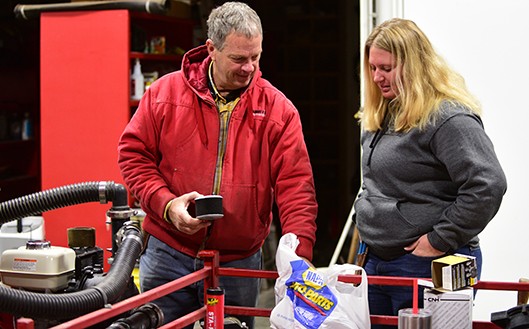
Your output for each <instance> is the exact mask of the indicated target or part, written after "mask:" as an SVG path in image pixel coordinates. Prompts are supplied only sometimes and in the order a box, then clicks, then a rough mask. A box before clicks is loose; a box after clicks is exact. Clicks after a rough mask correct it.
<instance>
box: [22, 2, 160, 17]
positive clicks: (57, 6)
mask: <svg viewBox="0 0 529 329" xmlns="http://www.w3.org/2000/svg"><path fill="white" fill-rule="evenodd" d="M170 6H171V2H170V1H167V0H128V1H120V0H113V1H78V2H65V3H50V4H40V5H24V4H18V5H16V6H15V9H14V12H15V17H16V18H18V19H26V20H29V19H32V18H38V17H39V16H40V13H44V12H56V11H84V10H109V9H128V10H134V11H143V12H147V13H150V14H164V13H165V12H166V11H167V10H169V9H170Z"/></svg>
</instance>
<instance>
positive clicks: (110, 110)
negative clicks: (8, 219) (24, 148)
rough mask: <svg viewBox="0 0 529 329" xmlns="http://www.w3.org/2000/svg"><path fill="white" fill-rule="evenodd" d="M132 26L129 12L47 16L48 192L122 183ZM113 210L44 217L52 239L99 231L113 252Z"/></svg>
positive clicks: (44, 124) (84, 208) (44, 118)
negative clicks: (76, 230) (120, 147)
mask: <svg viewBox="0 0 529 329" xmlns="http://www.w3.org/2000/svg"><path fill="white" fill-rule="evenodd" d="M129 20H130V18H129V13H128V11H126V10H107V11H84V12H82V11H78V12H55V13H43V14H42V15H41V129H42V130H41V149H42V189H43V190H45V189H50V188H55V187H59V186H64V185H69V184H73V183H81V182H87V181H114V182H116V183H123V182H122V179H121V175H120V173H119V169H118V166H117V142H118V139H119V136H120V134H121V132H122V131H123V129H124V127H125V125H126V123H127V122H128V120H129V116H130V107H129V95H130V92H129V88H130V87H129V74H130V73H129V65H130V63H129V48H130V47H129V44H130V32H129V31H130V29H129ZM110 207H111V203H108V204H103V205H101V204H99V203H90V204H82V205H75V206H70V207H66V208H63V209H57V210H52V211H49V212H45V213H44V214H43V215H44V219H45V224H46V238H47V239H48V240H50V241H51V243H52V245H56V246H67V229H68V228H70V227H78V226H89V227H94V228H95V229H96V234H97V235H96V244H97V246H99V247H101V248H103V249H107V248H111V233H110V232H111V230H110V227H109V226H108V225H106V211H107V210H108V209H109V208H110ZM109 255H110V253H109V252H105V268H106V269H108V264H107V257H108V256H109Z"/></svg>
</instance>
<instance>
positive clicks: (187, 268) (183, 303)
mask: <svg viewBox="0 0 529 329" xmlns="http://www.w3.org/2000/svg"><path fill="white" fill-rule="evenodd" d="M261 258H262V254H261V251H258V252H256V253H255V254H253V255H252V256H250V257H248V258H245V259H241V260H236V261H232V262H227V263H221V264H220V265H221V266H222V267H235V268H245V269H255V270H260V269H261ZM203 266H204V262H203V260H201V259H198V258H194V257H190V256H187V255H185V254H183V253H181V252H179V251H176V250H175V249H173V248H171V247H170V246H168V245H166V244H165V243H163V242H162V241H160V240H158V239H156V238H155V237H153V236H150V237H149V242H148V244H147V248H146V250H145V252H144V254H143V255H142V256H141V258H140V287H141V291H142V292H144V291H147V290H150V289H152V288H155V287H158V286H160V285H162V284H165V283H168V282H171V281H173V280H175V279H178V278H180V277H183V276H185V275H188V274H190V273H192V272H195V271H197V270H199V269H201V268H203ZM220 286H221V287H222V288H223V289H224V301H225V304H226V305H233V306H249V307H256V306H257V299H258V297H259V290H260V279H257V278H239V277H228V276H221V277H220ZM153 303H155V304H156V305H158V306H159V307H160V308H161V309H162V311H163V314H164V323H169V322H171V321H174V320H175V319H178V318H180V317H182V316H184V315H186V314H188V313H190V312H192V311H195V310H197V309H199V308H201V307H202V306H203V305H204V283H203V281H198V282H196V283H193V284H191V285H190V286H187V287H184V288H183V289H180V290H177V291H175V292H173V293H171V294H169V295H166V296H163V297H160V298H158V299H156V300H154V301H153ZM226 316H228V314H226ZM235 317H237V318H238V319H239V320H241V321H244V322H246V324H247V325H248V328H253V323H254V319H253V317H249V316H235ZM192 328H193V325H190V326H187V327H186V329H192Z"/></svg>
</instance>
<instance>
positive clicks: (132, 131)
mask: <svg viewBox="0 0 529 329" xmlns="http://www.w3.org/2000/svg"><path fill="white" fill-rule="evenodd" d="M207 23H208V40H207V41H206V44H205V45H202V46H200V47H197V48H195V49H192V50H190V51H189V52H187V53H186V54H185V56H184V59H183V62H182V69H181V70H180V71H177V72H173V73H170V74H167V75H165V76H163V77H161V78H160V79H158V80H157V81H155V82H154V83H153V84H152V85H151V86H150V88H149V89H148V90H147V92H146V93H145V95H144V96H143V98H142V99H141V101H140V104H139V107H138V110H137V111H136V113H135V114H134V116H133V118H132V119H131V121H130V123H129V124H128V125H127V127H126V128H125V131H124V132H123V135H122V137H121V140H120V142H119V166H120V169H121V172H122V175H123V177H124V180H125V183H126V184H127V186H128V187H129V188H130V190H131V191H132V193H133V194H134V196H135V197H136V198H137V199H138V200H140V202H141V207H142V209H143V210H144V211H145V212H146V213H147V216H146V218H145V220H144V223H143V229H144V231H145V232H146V233H147V234H149V235H150V237H149V240H148V244H147V248H146V250H145V253H144V254H143V255H142V257H141V259H140V282H141V288H142V290H143V291H145V290H148V289H152V288H154V287H157V286H159V285H161V284H164V283H167V282H170V281H172V280H175V279H178V278H180V277H182V276H185V275H187V274H189V273H192V272H194V271H196V270H197V269H199V268H201V267H202V266H203V263H202V261H201V259H199V258H198V253H199V251H200V250H203V249H208V250H218V251H219V254H220V262H221V266H224V267H237V268H249V269H260V268H261V246H262V245H263V243H264V241H265V239H266V237H267V235H268V233H269V231H270V224H271V222H272V205H273V203H274V202H275V203H276V204H277V207H278V209H279V216H280V218H279V220H280V223H281V231H282V233H283V234H286V233H294V234H296V235H297V237H298V239H299V241H300V245H299V246H298V248H297V250H296V252H297V254H298V255H299V256H301V257H304V258H306V259H307V260H309V261H310V260H312V249H313V246H314V242H315V231H316V223H315V220H316V215H317V203H316V197H315V189H314V180H313V176H312V168H311V165H310V161H309V156H308V152H307V148H306V145H305V142H304V139H303V133H302V127H301V122H300V118H299V113H298V111H297V110H296V108H295V107H294V105H293V104H292V102H290V100H288V99H287V98H286V97H285V95H283V93H281V92H280V91H279V90H278V89H276V88H275V87H274V86H272V85H271V84H270V83H269V82H268V81H267V80H265V79H263V78H262V77H261V72H260V70H259V59H260V57H261V52H262V38H263V32H262V27H261V21H260V19H259V16H258V15H257V13H256V12H255V11H254V10H253V9H251V8H250V7H249V6H248V5H246V4H243V3H238V2H227V3H225V4H223V5H222V6H220V7H218V8H215V9H214V10H213V11H212V12H211V14H210V16H209V18H208V21H207ZM206 194H218V195H221V196H222V197H223V212H224V217H223V218H220V219H217V220H214V221H211V220H200V219H197V218H194V216H195V213H194V200H195V198H197V197H199V196H201V195H206ZM221 286H222V288H224V289H225V300H226V304H227V305H240V306H251V307H255V306H256V303H257V298H258V294H259V280H257V279H249V278H234V277H222V278H221ZM156 303H157V304H158V305H159V306H160V307H161V308H162V310H163V311H164V315H165V320H166V322H169V321H172V320H174V319H175V318H178V317H181V316H183V315H185V314H187V313H189V312H191V311H193V310H195V309H198V308H199V307H201V306H202V305H203V286H202V284H199V285H192V286H190V287H187V288H186V289H182V290H179V291H177V292H175V293H172V294H170V295H169V296H166V297H163V298H161V299H159V300H157V301H156ZM243 320H245V321H247V324H249V325H250V328H251V327H252V323H253V319H251V318H244V319H243Z"/></svg>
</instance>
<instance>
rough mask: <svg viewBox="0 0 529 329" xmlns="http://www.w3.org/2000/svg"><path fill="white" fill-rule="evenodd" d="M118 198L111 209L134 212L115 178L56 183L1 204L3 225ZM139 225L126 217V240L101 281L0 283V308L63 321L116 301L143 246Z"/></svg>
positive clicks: (0, 210) (18, 313) (127, 281)
mask: <svg viewBox="0 0 529 329" xmlns="http://www.w3.org/2000/svg"><path fill="white" fill-rule="evenodd" d="M113 200H114V201H115V202H114V204H113V207H112V208H111V210H110V211H109V212H114V213H117V212H119V211H123V213H125V214H126V213H130V211H128V210H130V208H129V207H128V204H127V191H126V189H125V188H124V187H123V186H122V185H120V184H114V183H113V182H88V183H81V184H73V185H68V186H63V187H60V188H55V189H51V190H47V191H43V192H38V193H34V194H31V195H29V196H25V197H21V198H17V199H14V200H11V201H7V202H3V203H0V224H3V223H5V222H7V221H12V220H15V219H18V218H20V217H24V216H29V215H34V214H38V213H41V212H44V211H47V210H52V209H57V208H61V207H64V206H69V205H74V204H80V203H85V202H90V201H99V202H101V203H106V202H107V201H113ZM142 241H143V239H142V233H141V231H140V229H139V228H138V227H137V226H136V224H134V223H132V222H126V223H125V224H124V226H123V240H122V242H121V246H120V248H119V250H118V251H117V253H116V255H115V258H114V261H113V263H112V266H111V268H110V270H109V272H108V273H107V274H106V276H105V277H104V279H103V281H102V282H101V283H99V284H97V285H96V286H94V287H91V288H88V289H86V290H82V291H78V292H73V293H62V294H43V293H38V292H29V291H23V290H18V289H12V288H8V287H4V286H0V310H2V312H6V313H9V314H13V315H15V316H23V317H28V318H34V319H53V320H63V319H72V318H75V317H78V316H80V315H83V314H86V313H89V312H92V311H95V310H98V309H100V308H103V307H105V306H106V305H107V304H111V303H113V302H115V301H116V300H117V299H118V298H119V297H120V296H121V295H122V294H123V292H124V291H125V290H126V288H127V286H128V284H129V281H130V277H131V273H132V270H133V269H134V266H135V264H136V259H137V258H138V257H139V255H140V253H141V250H142V247H143V242H142Z"/></svg>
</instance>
